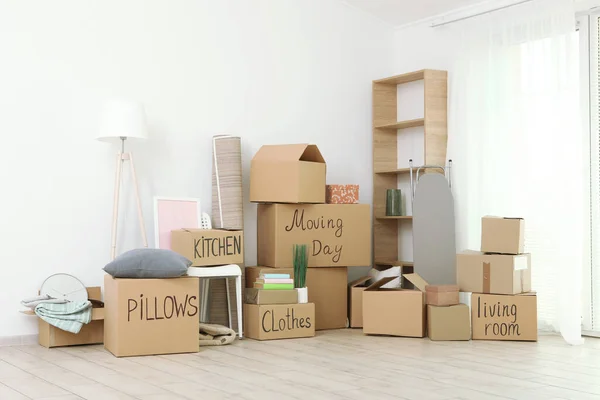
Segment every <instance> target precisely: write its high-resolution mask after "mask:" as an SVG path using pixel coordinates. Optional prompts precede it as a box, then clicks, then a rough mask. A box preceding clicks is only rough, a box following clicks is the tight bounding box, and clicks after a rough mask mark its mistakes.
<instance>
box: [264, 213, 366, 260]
mask: <svg viewBox="0 0 600 400" xmlns="http://www.w3.org/2000/svg"><path fill="white" fill-rule="evenodd" d="M257 217H258V221H257V224H258V226H257V235H258V237H257V241H258V250H257V251H258V254H257V256H258V263H259V264H261V265H267V266H270V267H276V268H291V267H292V266H293V262H292V258H293V257H292V256H293V251H292V249H293V246H294V245H295V244H305V245H307V248H308V266H309V267H335V266H340V267H341V266H344V267H353V266H368V265H371V209H370V206H369V205H368V204H259V205H258V211H257Z"/></svg>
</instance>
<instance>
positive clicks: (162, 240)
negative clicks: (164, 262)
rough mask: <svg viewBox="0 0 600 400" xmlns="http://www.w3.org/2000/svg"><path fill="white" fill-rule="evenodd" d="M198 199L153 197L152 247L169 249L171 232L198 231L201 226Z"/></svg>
mask: <svg viewBox="0 0 600 400" xmlns="http://www.w3.org/2000/svg"><path fill="white" fill-rule="evenodd" d="M201 220H202V207H201V204H200V199H198V198H189V197H163V196H155V197H154V247H156V248H157V249H168V250H170V249H171V231H172V230H175V229H183V228H191V229H198V228H200V226H201Z"/></svg>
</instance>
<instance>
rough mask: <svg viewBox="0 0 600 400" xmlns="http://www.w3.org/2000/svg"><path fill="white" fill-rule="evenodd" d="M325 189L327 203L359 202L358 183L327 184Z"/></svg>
mask: <svg viewBox="0 0 600 400" xmlns="http://www.w3.org/2000/svg"><path fill="white" fill-rule="evenodd" d="M325 189H326V190H325V202H326V203H327V204H357V203H358V185H326V186H325Z"/></svg>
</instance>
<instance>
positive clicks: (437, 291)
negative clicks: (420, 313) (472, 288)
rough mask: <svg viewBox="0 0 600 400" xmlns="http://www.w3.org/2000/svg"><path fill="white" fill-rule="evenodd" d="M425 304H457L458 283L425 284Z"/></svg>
mask: <svg viewBox="0 0 600 400" xmlns="http://www.w3.org/2000/svg"><path fill="white" fill-rule="evenodd" d="M425 292H426V293H427V296H426V298H427V305H432V306H453V305H455V304H458V303H459V301H458V285H427V286H426V287H425Z"/></svg>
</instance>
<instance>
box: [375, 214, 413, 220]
mask: <svg viewBox="0 0 600 400" xmlns="http://www.w3.org/2000/svg"><path fill="white" fill-rule="evenodd" d="M375 219H408V220H411V219H413V217H412V215H400V216H393V217H392V216H389V215H381V216H379V217H375Z"/></svg>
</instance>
